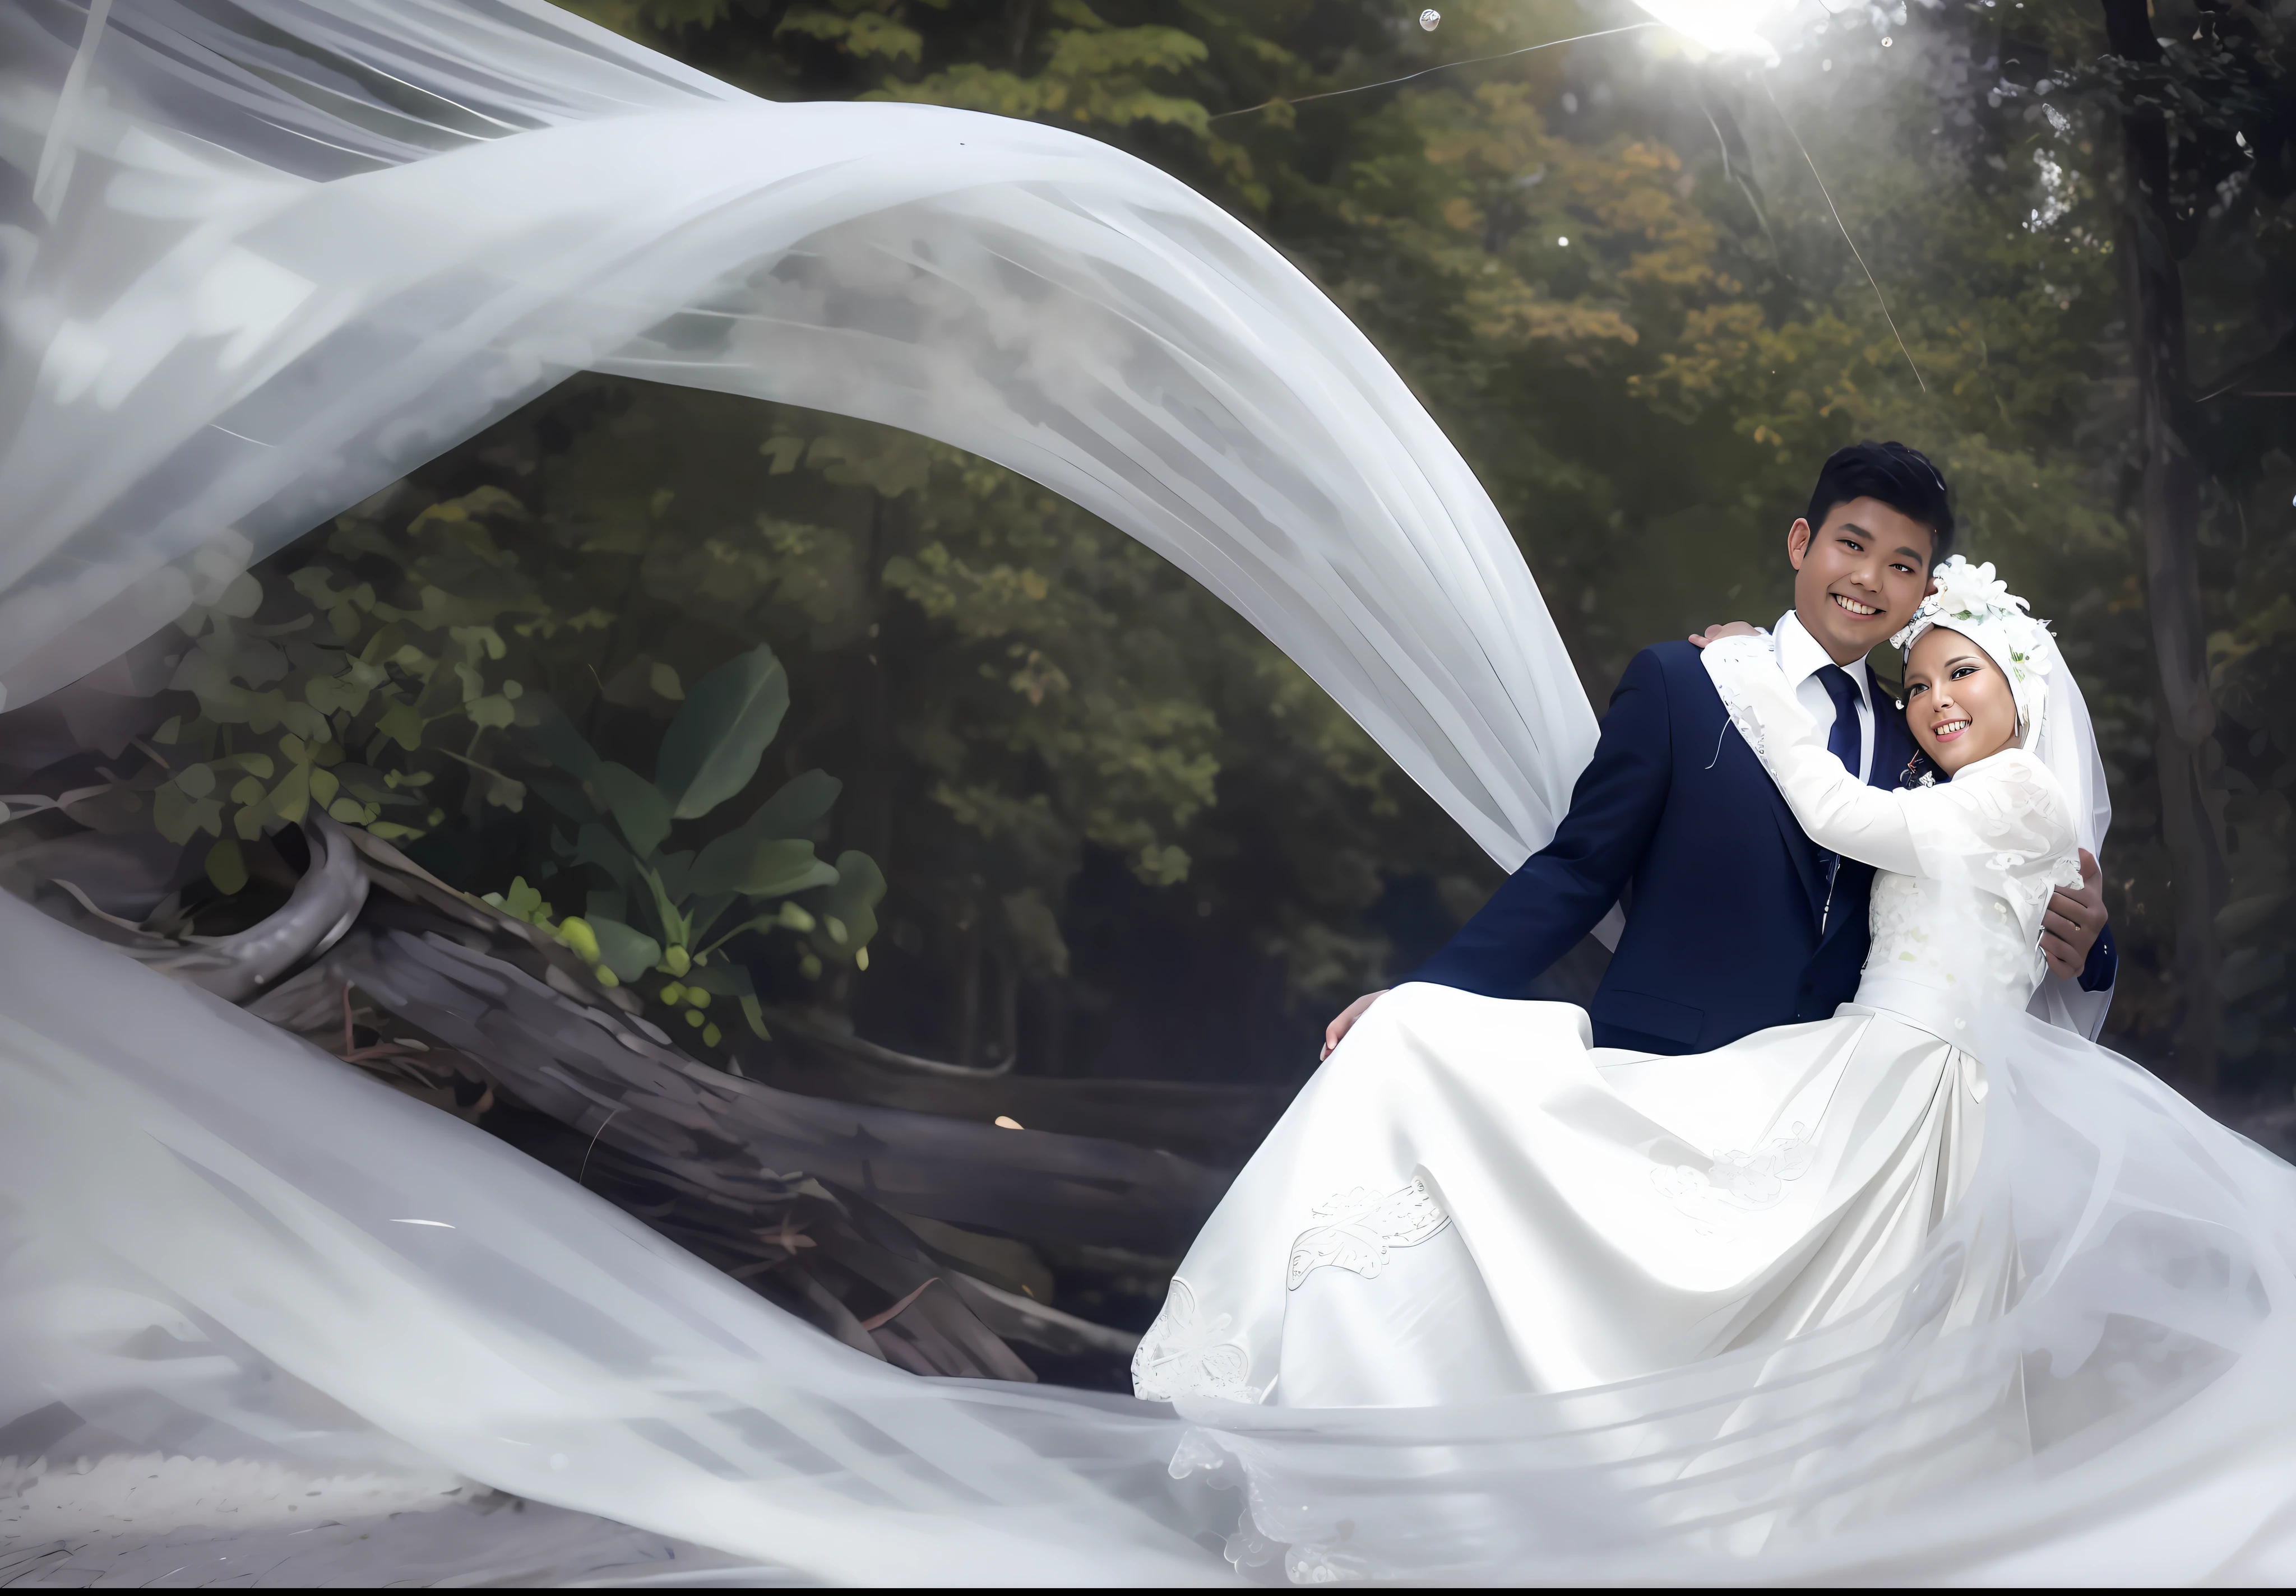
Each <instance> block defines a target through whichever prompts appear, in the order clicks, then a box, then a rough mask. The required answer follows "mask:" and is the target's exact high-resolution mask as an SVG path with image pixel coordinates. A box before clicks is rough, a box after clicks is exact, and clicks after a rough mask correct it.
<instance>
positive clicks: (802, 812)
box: [742, 770, 845, 837]
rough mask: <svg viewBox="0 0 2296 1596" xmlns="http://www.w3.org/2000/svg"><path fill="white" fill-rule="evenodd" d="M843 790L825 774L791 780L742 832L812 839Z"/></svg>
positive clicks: (809, 773) (744, 824) (815, 772)
mask: <svg viewBox="0 0 2296 1596" xmlns="http://www.w3.org/2000/svg"><path fill="white" fill-rule="evenodd" d="M844 790H845V783H844V782H840V781H839V780H838V779H837V778H836V777H835V776H832V775H831V774H830V773H828V772H827V771H825V770H809V771H807V772H806V773H804V774H803V775H801V776H791V778H790V779H789V780H788V781H786V782H783V783H782V785H781V789H780V790H778V791H777V792H775V794H774V796H773V797H771V798H767V800H766V801H765V802H764V803H762V804H760V805H758V812H757V813H756V814H752V815H751V816H750V818H749V819H747V820H745V821H743V822H742V830H743V831H749V832H752V833H754V834H755V835H757V836H759V837H810V836H811V835H813V828H814V827H816V826H817V825H819V824H820V823H821V817H822V816H823V815H824V814H828V813H829V809H830V806H831V805H832V804H834V803H836V802H837V795H838V794H839V793H840V792H842V791H844Z"/></svg>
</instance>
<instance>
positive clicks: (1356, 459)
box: [0, 0, 1595, 869]
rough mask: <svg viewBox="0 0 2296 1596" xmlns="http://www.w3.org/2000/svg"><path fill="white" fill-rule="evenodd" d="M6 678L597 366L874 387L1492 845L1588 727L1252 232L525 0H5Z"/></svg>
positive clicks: (1495, 539) (1499, 586)
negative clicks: (1237, 634)
mask: <svg viewBox="0 0 2296 1596" xmlns="http://www.w3.org/2000/svg"><path fill="white" fill-rule="evenodd" d="M0 72H4V77H0V155H4V159H5V164H6V167H7V168H12V169H13V170H14V171H15V172H16V173H18V174H20V175H21V176H22V177H23V178H24V179H25V180H26V186H27V187H28V188H29V190H30V192H29V194H26V193H24V192H22V191H21V190H20V191H19V198H18V202H17V204H16V206H15V208H14V210H13V214H12V215H10V216H9V217H7V221H8V223H9V225H7V226H6V227H5V228H0V250H4V254H0V260H4V263H5V264H4V266H0V271H4V278H0V281H4V282H5V283H6V290H5V296H6V297H5V315H6V323H5V330H6V335H7V340H8V341H7V345H6V349H5V354H4V357H0V438H4V439H5V442H4V443H0V503H5V504H7V505H9V506H10V519H9V525H8V528H7V531H6V534H5V541H4V543H0V686H4V688H5V690H6V692H7V698H6V700H5V702H7V703H14V704H21V703H23V702H25V701H27V700H29V699H30V698H33V697H37V696H38V695H39V694H41V693H43V692H47V691H50V690H52V689H53V688H54V687H57V686H60V685H61V684H62V683H64V682H66V681H69V680H71V679H73V678H74V677H76V676H78V675H81V674H83V673H84V672H86V671H87V670H89V669H91V668H93V667H95V666H97V665H99V664H102V663H103V662H104V661H105V660H108V659H111V658H113V657H115V656H116V655H118V654H119V652H120V651H122V650H124V649H125V648H126V647H127V646H128V645H130V644H132V643H134V642H136V641H138V640H139V639H140V638H141V637H142V636H143V635H144V634H147V633H149V632H150V631H152V630H154V629H156V627H157V626H160V625H161V624H164V623H165V622H166V621H167V620H168V619H169V618H172V617H173V615H175V614H176V613H178V612H179V611H180V610H181V609H182V608H183V607H184V604H185V603H186V602H188V600H189V598H190V596H191V594H192V593H193V587H194V585H198V584H201V583H203V582H211V581H212V580H213V579H214V573H215V572H216V571H217V570H219V569H230V568H231V566H232V565H233V563H234V562H235V561H242V560H246V559H251V558H254V557H258V556H260V555H261V554H264V553H266V552H269V551H271V550H272V549H274V548H276V547H278V546H279V545H280V544H283V543H285V542H286V541H288V540H289V539H290V538H292V537H294V536H298V535H299V534H300V533H302V532H303V531H305V530H307V528H310V527H311V526H313V525H314V524H316V522H318V521H320V520H324V518H326V517H327V516H329V515H332V514H333V513H335V512H338V511H340V510H341V509H343V508H344V507H346V506H348V504H350V503H355V502H357V500H359V499H360V498H363V497H365V495H368V494H371V493H373V492H374V491H375V490H376V489H378V488H380V487H383V486H384V485H385V484H387V483H389V482H390V481H391V480H393V479H396V478H398V476H401V475H403V474H404V473H405V472H406V471H407V470H409V469H410V468H412V467H414V466H415V465H417V464H419V463H421V462H422V461H424V460H426V459H428V458H430V456H432V455H433V454H437V453H439V451H440V450H442V449H444V448H446V447H447V446H450V445H452V444H454V443H455V442H457V441H459V440H460V439H462V438H465V437H467V436H469V435H470V434H471V433H472V432H474V431H476V430H479V429H480V428H481V427H484V426H485V425H487V424H488V422H492V421H494V420H496V419H497V418H498V417H500V416H502V415H504V414H505V413H508V412H509V411H510V410H511V409H512V408H514V407H515V406H517V405H520V404H521V403H523V402H524V401H526V400H528V399H529V398H531V397H534V396H535V395H537V394H538V393H540V392H542V391H544V390H545V389H547V388H549V387H550V386H552V385H553V384H554V383H556V382H558V381H561V380H562V379H563V378H565V377H566V376H568V375H570V374H571V373H573V372H578V371H581V370H584V369H590V370H599V371H609V372H627V373H629V374H633V375H637V376H643V377H648V378H652V379H654V380H656V381H664V382H674V383H684V384H687V385H692V386H697V387H708V388H715V389H725V390H726V391H730V392H736V393H746V394H752V395H756V396H758V397H765V398H773V399H780V400H785V401H788V402H790V403H792V404H798V405H809V406H813V407H816V408H819V409H824V410H830V411H836V412H840V413H845V414H849V415H855V416H860V417H864V418H866V419H869V420H873V421H880V422H891V423H893V424H895V425H898V426H901V427H905V428H907V429H910V430H914V431H917V432H921V433H923V434H925V435H927V436H930V437H932V438H939V439H941V440H943V441H945V442H947V443H952V444H955V445H957V446H961V447H964V448H966V449H969V450H972V451H973V452H975V453H978V454H983V455H986V456H988V458H990V459H993V460H996V461H998V462H1001V463H1003V464H1005V465H1008V466H1011V467H1013V469H1015V470H1017V471H1021V472H1023V473H1025V474H1026V475H1028V476H1029V477H1032V478H1034V479H1037V481H1040V482H1042V483H1044V484H1045V485H1046V487H1051V488H1053V489H1054V491H1056V492H1058V493H1061V494H1062V495H1066V496H1067V497H1068V498H1070V499H1071V500H1073V501H1075V502H1076V503H1078V504H1081V505H1083V506H1084V507H1085V508H1086V509H1087V510H1090V511H1092V512H1095V513H1096V514H1098V515H1101V516H1103V517H1104V518H1106V519H1107V520H1109V521H1111V523H1113V524H1114V525H1116V526H1117V527H1119V528H1122V529H1123V530H1124V531H1126V532H1128V533H1130V534H1131V535H1132V536H1136V537H1138V538H1139V539H1141V540H1142V541H1143V542H1144V543H1145V544H1148V545H1149V546H1150V547H1152V548H1153V549H1155V550H1156V551H1157V552H1160V553H1161V554H1163V555H1165V556H1166V557H1168V558H1169V559H1170V560H1171V561H1174V562H1175V563H1176V564H1177V565H1178V566H1179V567H1180V568H1181V569H1184V570H1186V571H1187V572H1188V573H1189V574H1190V575H1192V576H1193V577H1196V578H1197V579H1198V580H1200V581H1201V582H1202V583H1203V584H1204V585H1206V586H1208V587H1210V589H1211V590H1212V592H1214V593H1217V594H1218V595H1219V597H1220V598H1222V599H1223V600H1225V601H1226V602H1228V603H1229V604H1231V605H1233V606H1234V608H1235V609H1236V610H1239V611H1241V612H1242V614H1243V615H1244V616H1245V617H1247V618H1249V619H1250V620H1251V622H1252V623H1253V624H1254V625H1255V626H1259V628H1260V629H1261V630H1262V631H1263V632H1265V633H1266V634H1267V635H1268V637H1270V638H1271V639H1272V640H1274V641H1275V642H1276V643H1277V644H1278V645H1279V646H1280V647H1282V648H1283V650H1284V651H1285V652H1286V653H1288V654H1290V655H1291V656H1292V659H1295V660H1297V661H1298V662H1299V663H1300V665H1301V666H1302V667H1304V668H1305V669H1306V670H1307V671H1308V673H1309V674H1310V675H1313V676H1314V677H1315V678H1316V681H1317V682H1318V683H1321V684H1322V685H1323V686H1324V689H1325V690H1326V691H1328V692H1330V693H1331V694H1332V695H1333V698H1334V699H1336V700H1338V701H1339V703H1340V704H1341V706H1342V707H1344V708H1346V709H1347V710H1348V712H1349V714H1351V715H1353V716H1355V717H1356V718H1357V720H1358V721H1359V722H1361V723H1362V724H1364V726H1365V728H1366V729H1368V730H1369V731H1370V732H1371V733H1372V734H1373V735H1374V737H1375V738H1377V739H1378V741H1380V743H1381V744H1382V746H1383V747H1384V748H1386V749H1388V751H1389V752H1390V754H1391V755H1392V756H1393V757H1395V758H1396V760H1397V761H1398V763H1399V764H1400V765H1402V766H1403V768H1404V769H1405V770H1406V772H1408V773H1410V775H1411V776H1412V778H1413V779H1414V780H1415V781H1417V782H1419V783H1420V784H1421V785H1422V786H1423V787H1424V788H1425V789H1426V790H1428V791H1429V792H1430V793H1431V794H1432V795H1433V796H1434V797H1435V798H1436V799H1437V800H1438V801H1439V802H1440V803H1441V804H1442V805H1443V806H1444V807H1445V808H1446V809H1447V810H1448V811H1449V812H1450V813H1451V814H1452V815H1453V816H1454V817H1455V818H1456V819H1457V821H1458V822H1459V823H1460V824H1461V825H1463V826H1464V827H1465V828H1466V830H1467V831H1468V832H1469V834H1470V835H1472V837H1473V838H1474V839H1475V840H1476V841H1477V842H1478V843H1480V845H1481V846H1482V847H1485V848H1486V849H1488V851H1489V852H1490V853H1491V855H1492V856H1493V857H1495V858H1496V859H1497V860H1498V862H1499V863H1501V864H1503V865H1505V866H1506V867H1508V868H1510V869H1512V868H1513V866H1514V865H1515V864H1517V863H1521V860H1522V859H1523V858H1524V857H1525V856H1526V855H1528V854H1529V852H1530V851H1531V850H1532V849H1534V848H1536V847H1539V846H1541V845H1542V844H1544V842H1545V841H1546V839H1547V838H1548V837H1549V836H1550V835H1552V833H1553V831H1554V824H1555V822H1556V820H1557V819H1558V818H1559V817H1560V815H1561V814H1562V810H1563V809H1564V807H1565V806H1567V804H1568V802H1569V798H1570V784H1571V782H1573V781H1574V780H1576V778H1577V775H1578V773H1579V770H1580V769H1581V768H1582V767H1583V766H1584V765H1585V763H1586V760H1587V757H1588V755H1589V754H1590V753H1591V751H1592V749H1593V746H1594V738H1595V719H1594V716H1593V714H1592V712H1591V710H1590V709H1589V708H1588V706H1587V700H1586V695H1585V693H1584V692H1583V691H1582V690H1581V689H1580V688H1579V683H1578V679H1577V676H1576V675H1574V673H1573V671H1572V668H1571V666H1570V659H1569V657H1568V655H1567V654H1566V653H1565V651H1563V648H1562V643H1561V641H1560V639H1559V638H1558V637H1557V635H1556V633H1555V630H1554V626H1553V624H1552V622H1551V621H1550V620H1549V619H1548V617H1547V614H1546V607H1545V605H1544V604H1543V602H1541V600H1540V598H1539V595H1538V588H1537V585H1535V584H1534V583H1533V582H1532V581H1531V579H1530V575H1529V570H1528V569H1527V568H1526V567H1525V566H1524V564H1523V561H1522V559H1521V555H1520V553H1518V552H1517V551H1516V548H1515V546H1514V544H1513V540H1512V539H1511V537H1510V536H1509V535H1508V533H1507V529H1506V528H1505V524H1504V523H1503V522H1502V521H1501V520H1500V519H1499V516H1498V514H1497V511H1496V510H1495V509H1494V508H1493V507H1492V505H1491V503H1490V501H1489V499H1488V496H1486V495H1485V494H1484V493H1483V491H1482V489H1481V487H1480V486H1479V485H1478V484H1477V483H1476V481H1475V479H1474V477H1473V475H1472V473H1471V472H1470V471H1468V470H1467V468H1466V466H1465V464H1464V462H1462V461H1461V460H1460V458H1459V456H1458V454H1457V452H1456V450H1454V449H1453V448H1452V447H1451V446H1450V445H1449V443H1448V442H1447V440H1446V439H1445V438H1444V437H1443V435H1442V433H1441V432H1440V430H1438V429H1437V428H1436V426H1435V425H1434V423H1433V422H1431V420H1430V419H1429V418H1428V416H1427V413H1426V412H1425V411H1424V410H1423V408H1422V407H1421V405H1419V403H1418V401H1417V400H1415V398H1413V397H1412V396H1411V394H1410V392H1409V390H1408V389H1406V388H1405V386H1404V385H1403V383H1402V381H1400V380H1399V379H1398V377H1397V376H1396V374H1395V372H1393V370H1392V369H1391V368H1390V367H1389V365H1388V364H1387V363H1386V362H1385V361H1384V360H1382V358H1381V357H1380V356H1379V355H1378V354H1377V352H1376V351H1374V349H1373V348H1372V347H1371V345H1370V344H1369V343H1368V342H1367V341H1366V340H1365V339H1364V337H1363V336H1362V334H1361V333H1359V332H1357V331H1356V329H1355V328H1354V327H1353V326H1352V325H1351V324H1350V323H1349V321H1348V320H1347V318H1346V317H1345V316H1344V315H1341V313H1340V311H1339V310H1338V308H1337V307H1334V306H1333V304H1332V303H1331V302H1330V300H1328V299H1325V298H1324V296H1323V294H1321V293H1320V292H1318V291H1316V289H1315V287H1314V286H1313V285H1312V284H1311V283H1309V282H1308V280H1307V279H1306V278H1305V277H1303V276H1301V275H1300V273H1299V272H1298V271H1297V270H1296V269H1295V268H1294V267H1292V266H1291V265H1290V264H1289V263H1287V262H1286V261H1285V260H1284V259H1283V258H1282V257H1281V256H1280V255H1278V254H1277V253H1276V252H1275V250H1273V249H1271V248H1270V247H1269V246H1268V245H1267V243H1266V242H1264V241H1261V240H1260V239H1259V238H1258V237H1257V236H1256V235H1254V234H1253V233H1251V231H1250V230H1249V229H1248V228H1246V227H1244V226H1243V225H1241V224H1240V223H1238V222H1237V221H1235V220H1234V218H1233V217H1230V216H1228V215H1227V214H1226V212H1225V211H1223V210H1221V209H1219V208H1218V206H1216V205H1213V204H1211V203H1210V201H1206V200H1205V199H1203V198H1202V197H1201V195H1198V194H1196V193H1195V192H1193V191H1192V190H1190V189H1189V188H1187V187H1186V186H1185V184H1180V183H1178V182H1177V181H1175V180H1174V179H1173V178H1171V177H1169V176H1166V175H1164V174H1163V173H1161V172H1160V171H1158V170H1156V169H1155V168H1152V167H1150V166H1147V165H1145V164H1144V163H1143V162H1140V161H1137V160H1133V159H1131V158H1130V157H1128V156H1126V155H1123V154H1120V153H1119V152H1117V151H1113V150H1111V149H1110V148H1108V147H1107V146H1105V145H1103V144H1099V143H1095V142H1093V141H1092V140H1089V139H1087V138H1083V137H1079V136H1078V135H1072V134H1066V133H1062V132H1059V131H1057V130H1054V129H1050V128H1045V127H1037V126H1034V125H1032V124H1029V123H1026V122H1017V121H1012V120H1008V119H1002V118H994V117H986V116H980V115H976V114H973V113H970V112H964V111H955V110H942V109H939V108H936V107H929V106H894V105H850V104H815V105H782V104H774V103H769V102H765V101H761V100H758V99H756V98H753V97H751V96H750V95H747V94H742V93H740V92H738V91H736V90H734V89H730V88H727V87H726V86H723V85H721V84H717V83H715V82H713V81H711V80H709V78H703V77H701V75H699V74H696V73H693V72H690V71H687V70H684V69H682V68H678V67H676V66H674V65H672V64H670V63H668V62H667V61H662V60H660V58H658V57H655V56H653V55H652V54H650V53H647V52H645V51H643V50H641V49H638V48H637V47H635V45H630V44H628V43H627V42H626V41H624V40H621V39H619V38H617V37H614V36H612V35H611V34H608V33H606V32H604V31H603V30H602V29H596V28H594V27H592V26H590V25H588V24H586V23H584V22H582V21H580V20H578V19H575V18H572V17H570V16H568V15H566V14H565V13H563V12H558V11H556V10H554V9H553V8H552V7H550V6H549V5H547V4H544V3H543V0H477V3H467V4H466V3H453V0H245V3H243V4H192V3H185V0H115V3H113V4H109V5H106V4H102V3H101V0H99V3H98V4H95V5H94V8H93V9H92V10H91V9H89V7H88V6H87V4H86V0H6V4H4V5H0Z"/></svg>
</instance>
